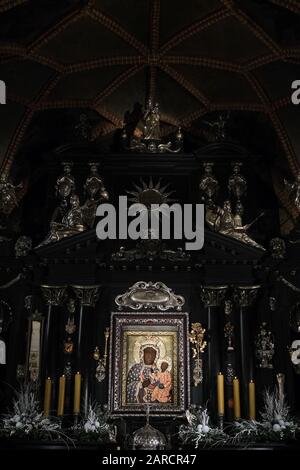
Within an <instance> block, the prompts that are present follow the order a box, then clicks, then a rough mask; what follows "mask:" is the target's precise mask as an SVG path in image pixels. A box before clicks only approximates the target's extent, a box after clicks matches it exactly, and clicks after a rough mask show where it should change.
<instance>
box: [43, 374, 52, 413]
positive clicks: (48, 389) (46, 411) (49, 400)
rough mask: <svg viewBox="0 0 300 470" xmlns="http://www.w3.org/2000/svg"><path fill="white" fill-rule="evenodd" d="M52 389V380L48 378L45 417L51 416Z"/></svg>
mask: <svg viewBox="0 0 300 470" xmlns="http://www.w3.org/2000/svg"><path fill="white" fill-rule="evenodd" d="M51 389H52V380H51V378H50V377H48V378H47V379H46V380H45V396H44V415H45V416H49V413H50V405H51Z"/></svg>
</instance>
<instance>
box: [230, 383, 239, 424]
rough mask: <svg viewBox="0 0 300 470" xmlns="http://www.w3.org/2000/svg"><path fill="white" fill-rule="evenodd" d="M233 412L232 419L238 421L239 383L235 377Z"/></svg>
mask: <svg viewBox="0 0 300 470" xmlns="http://www.w3.org/2000/svg"><path fill="white" fill-rule="evenodd" d="M232 383H233V411H234V419H240V417H241V402H240V381H239V379H238V378H237V377H234V379H233V381H232Z"/></svg>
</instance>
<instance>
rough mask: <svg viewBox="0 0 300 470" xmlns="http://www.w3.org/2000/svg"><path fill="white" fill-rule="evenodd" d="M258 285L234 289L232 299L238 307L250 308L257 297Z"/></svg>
mask: <svg viewBox="0 0 300 470" xmlns="http://www.w3.org/2000/svg"><path fill="white" fill-rule="evenodd" d="M260 287H261V286H260V285H254V286H237V287H235V289H234V293H233V298H234V301H235V302H236V303H237V304H238V305H239V307H250V306H251V305H252V303H253V302H254V301H255V299H256V297H257V293H258V290H259V289H260Z"/></svg>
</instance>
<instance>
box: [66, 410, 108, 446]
mask: <svg viewBox="0 0 300 470" xmlns="http://www.w3.org/2000/svg"><path fill="white" fill-rule="evenodd" d="M107 420H108V413H107V412H105V411H102V410H101V407H100V406H99V405H98V404H93V405H90V407H89V410H88V414H87V416H86V418H83V419H82V421H81V422H80V423H79V424H78V425H76V426H74V427H73V432H74V435H76V436H77V438H78V439H83V440H85V441H86V440H90V439H91V440H97V441H109V442H112V441H114V440H115V429H114V427H113V426H112V425H110V424H108V423H107Z"/></svg>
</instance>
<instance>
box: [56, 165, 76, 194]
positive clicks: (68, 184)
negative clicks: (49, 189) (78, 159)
mask: <svg viewBox="0 0 300 470" xmlns="http://www.w3.org/2000/svg"><path fill="white" fill-rule="evenodd" d="M63 167H64V172H63V174H62V175H60V176H59V177H58V178H57V181H56V185H55V189H56V195H57V196H58V197H60V198H61V199H67V198H68V197H69V196H70V195H71V194H73V193H74V191H75V180H74V176H73V175H72V174H71V170H72V165H71V164H70V163H63Z"/></svg>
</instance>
